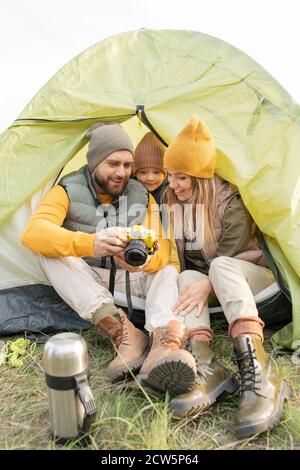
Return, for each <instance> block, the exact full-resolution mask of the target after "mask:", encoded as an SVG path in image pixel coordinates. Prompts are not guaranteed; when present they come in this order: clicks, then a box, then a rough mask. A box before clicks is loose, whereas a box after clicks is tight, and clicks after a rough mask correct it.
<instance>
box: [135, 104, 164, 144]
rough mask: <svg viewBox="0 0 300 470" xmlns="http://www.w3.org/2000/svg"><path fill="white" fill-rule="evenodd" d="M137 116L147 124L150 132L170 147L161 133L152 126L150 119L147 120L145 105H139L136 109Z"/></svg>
mask: <svg viewBox="0 0 300 470" xmlns="http://www.w3.org/2000/svg"><path fill="white" fill-rule="evenodd" d="M136 115H137V117H138V118H139V119H141V121H142V122H143V123H144V124H145V126H147V127H148V129H150V131H151V132H152V133H153V134H154V135H155V136H156V137H157V138H158V139H159V140H160V141H161V142H162V143H163V144H164V145H165V146H166V147H168V144H167V142H166V141H165V140H164V139H163V138H162V137H161V136H160V135H159V133H158V132H157V130H156V129H154V127H153V126H152V124H151V122H150V121H149V119H148V118H147V116H146V113H145V106H144V105H143V104H139V105H137V107H136Z"/></svg>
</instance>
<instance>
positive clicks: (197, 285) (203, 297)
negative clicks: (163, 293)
mask: <svg viewBox="0 0 300 470" xmlns="http://www.w3.org/2000/svg"><path fill="white" fill-rule="evenodd" d="M211 291H212V285H211V282H210V280H209V279H208V278H203V279H201V280H200V281H197V282H192V283H191V284H189V285H188V286H185V287H184V288H183V290H182V293H181V296H180V297H179V299H178V300H177V302H176V304H175V305H174V307H173V308H172V310H173V313H174V315H182V316H183V317H185V316H186V315H188V314H189V313H190V312H191V311H192V310H193V309H194V308H195V307H197V313H196V317H200V315H201V312H202V309H203V306H204V304H205V303H206V302H207V299H208V296H209V294H210V293H211Z"/></svg>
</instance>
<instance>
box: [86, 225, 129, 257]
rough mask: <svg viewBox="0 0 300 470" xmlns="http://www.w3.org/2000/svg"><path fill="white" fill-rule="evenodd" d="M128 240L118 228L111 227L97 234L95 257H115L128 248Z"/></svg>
mask: <svg viewBox="0 0 300 470" xmlns="http://www.w3.org/2000/svg"><path fill="white" fill-rule="evenodd" d="M127 243H128V242H127V238H126V237H125V236H124V235H122V233H121V232H120V231H118V227H109V228H105V229H103V230H100V231H99V232H97V233H96V238H95V241H94V252H95V256H97V257H99V258H100V257H101V256H114V255H117V254H119V253H121V252H122V251H123V250H124V248H125V247H126V246H127Z"/></svg>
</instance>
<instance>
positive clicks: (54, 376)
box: [43, 333, 97, 443]
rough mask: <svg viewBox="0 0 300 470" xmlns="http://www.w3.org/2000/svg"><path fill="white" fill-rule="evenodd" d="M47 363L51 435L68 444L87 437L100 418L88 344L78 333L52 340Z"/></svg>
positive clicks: (62, 335)
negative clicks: (91, 385) (90, 381)
mask: <svg viewBox="0 0 300 470" xmlns="http://www.w3.org/2000/svg"><path fill="white" fill-rule="evenodd" d="M43 363H44V370H45V378H46V384H47V388H48V399H49V409H50V422H51V435H52V437H53V438H54V439H55V440H56V442H59V443H64V442H67V441H69V440H70V439H74V438H76V437H78V436H80V435H83V434H85V433H87V432H88V431H89V429H90V426H91V424H92V423H93V421H94V420H95V417H96V412H97V409H96V405H95V402H94V398H93V395H92V392H91V389H90V386H89V364H88V352H87V345H86V342H85V341H84V339H83V338H82V336H80V335H78V334H76V333H59V334H57V335H55V336H52V338H50V339H49V340H48V341H47V343H46V345H45V350H44V355H43Z"/></svg>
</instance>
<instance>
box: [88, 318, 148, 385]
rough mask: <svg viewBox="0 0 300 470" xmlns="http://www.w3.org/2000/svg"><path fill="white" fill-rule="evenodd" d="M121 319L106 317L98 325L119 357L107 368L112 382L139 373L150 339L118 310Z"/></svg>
mask: <svg viewBox="0 0 300 470" xmlns="http://www.w3.org/2000/svg"><path fill="white" fill-rule="evenodd" d="M118 313H119V316H120V319H119V320H118V319H117V318H115V317H113V316H112V315H106V316H105V317H103V318H102V319H101V320H99V321H98V322H97V324H96V327H97V329H98V330H99V331H101V333H102V334H103V335H104V336H106V337H107V338H109V339H110V340H111V342H112V343H113V345H115V346H116V348H117V351H118V355H117V357H115V359H113V360H112V361H111V362H110V364H109V365H108V368H107V374H108V376H109V378H110V379H111V381H112V382H117V381H119V380H122V379H123V378H125V377H126V376H128V375H130V371H131V372H132V373H137V372H138V371H139V369H140V367H141V366H142V364H143V362H144V360H145V358H146V356H147V348H148V343H149V342H148V338H147V336H146V335H145V333H143V332H142V331H141V330H139V329H138V328H136V327H135V326H134V325H133V324H132V323H131V321H129V320H128V318H127V316H126V315H125V313H124V312H122V310H120V309H118Z"/></svg>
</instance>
